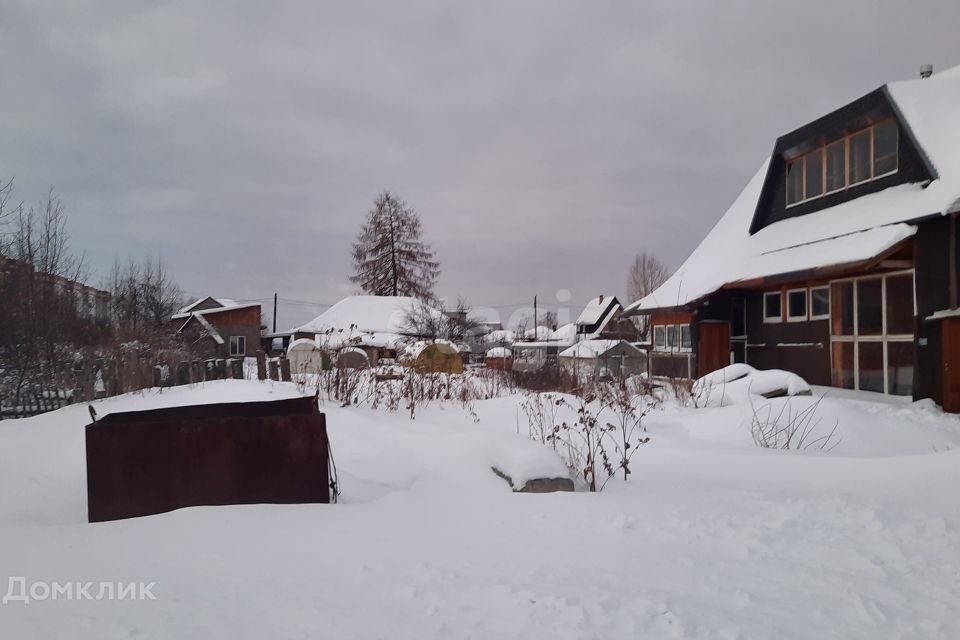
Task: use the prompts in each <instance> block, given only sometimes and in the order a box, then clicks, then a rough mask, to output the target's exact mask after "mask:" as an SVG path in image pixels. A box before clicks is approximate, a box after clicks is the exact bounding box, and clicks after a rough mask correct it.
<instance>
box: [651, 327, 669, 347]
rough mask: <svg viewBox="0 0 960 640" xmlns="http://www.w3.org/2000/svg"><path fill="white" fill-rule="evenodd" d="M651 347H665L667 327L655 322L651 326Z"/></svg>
mask: <svg viewBox="0 0 960 640" xmlns="http://www.w3.org/2000/svg"><path fill="white" fill-rule="evenodd" d="M653 348H654V349H656V350H658V351H663V350H665V349H666V348H667V327H666V325H662V324H657V325H654V326H653Z"/></svg>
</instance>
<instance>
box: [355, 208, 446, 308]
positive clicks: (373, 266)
mask: <svg viewBox="0 0 960 640" xmlns="http://www.w3.org/2000/svg"><path fill="white" fill-rule="evenodd" d="M422 233H423V229H422V227H421V224H420V216H418V215H417V213H416V212H415V211H414V210H413V209H412V208H411V207H409V206H407V203H406V202H404V201H403V200H401V199H400V198H398V197H397V196H395V195H394V194H392V193H390V192H389V191H384V192H383V193H381V194H380V195H379V196H377V199H376V200H374V202H373V208H372V209H371V210H370V211H369V212H368V213H367V219H366V222H364V224H363V227H362V228H361V229H360V234H359V235H358V236H357V241H356V242H354V243H353V271H354V275H353V276H351V278H350V280H351V281H352V282H354V283H356V284H358V285H360V288H361V289H362V290H363V292H364V293H367V294H370V295H376V296H412V297H414V298H419V299H421V300H430V299H432V298H433V286H434V284H435V283H436V281H437V276H438V275H439V274H440V263H439V262H437V261H436V260H435V259H434V255H433V251H431V249H430V246H429V245H428V244H426V243H425V242H423V240H422V239H421V235H422Z"/></svg>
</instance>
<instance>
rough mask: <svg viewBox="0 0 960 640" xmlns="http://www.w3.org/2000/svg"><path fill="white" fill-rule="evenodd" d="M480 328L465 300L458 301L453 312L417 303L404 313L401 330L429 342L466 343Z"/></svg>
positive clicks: (435, 305)
mask: <svg viewBox="0 0 960 640" xmlns="http://www.w3.org/2000/svg"><path fill="white" fill-rule="evenodd" d="M478 327H479V324H478V323H477V321H476V320H474V319H472V318H471V317H470V305H469V303H468V302H467V301H466V300H465V299H464V298H459V299H457V306H456V307H455V308H454V309H452V310H443V309H442V308H441V307H440V306H439V305H437V304H434V303H429V302H424V301H422V300H421V301H417V302H416V303H415V304H414V305H413V308H411V309H408V310H407V311H406V312H405V313H404V318H403V322H402V324H401V329H402V331H403V333H404V334H406V335H408V336H411V337H415V338H422V339H427V340H449V341H450V342H456V343H460V342H464V341H466V340H467V339H468V338H469V337H471V336H472V335H473V334H474V333H475V332H476V330H477V328H478Z"/></svg>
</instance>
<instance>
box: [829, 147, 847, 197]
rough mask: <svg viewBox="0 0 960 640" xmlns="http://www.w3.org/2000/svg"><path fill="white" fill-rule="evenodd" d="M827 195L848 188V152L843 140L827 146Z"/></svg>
mask: <svg viewBox="0 0 960 640" xmlns="http://www.w3.org/2000/svg"><path fill="white" fill-rule="evenodd" d="M826 153H827V174H826V175H827V185H826V188H827V193H832V192H834V191H839V190H840V189H843V188H844V187H846V186H847V178H846V176H847V152H846V145H845V144H844V142H843V140H837V141H836V142H834V143H833V144H829V145H827V152H826Z"/></svg>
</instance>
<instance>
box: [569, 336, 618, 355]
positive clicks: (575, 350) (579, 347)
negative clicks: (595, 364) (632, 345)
mask: <svg viewBox="0 0 960 640" xmlns="http://www.w3.org/2000/svg"><path fill="white" fill-rule="evenodd" d="M620 342H622V341H621V340H599V339H594V340H584V341H582V342H578V343H577V344H575V345H573V346H572V347H570V348H569V349H566V350H564V351H561V352H560V354H559V355H560V357H561V358H596V357H599V356H601V355H603V354H604V353H606V352H607V351H610V349H613V348H614V347H615V346H617V345H618V344H620Z"/></svg>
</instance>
